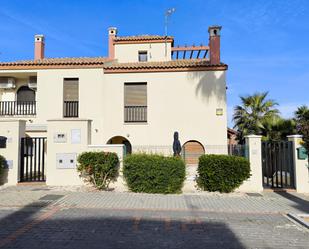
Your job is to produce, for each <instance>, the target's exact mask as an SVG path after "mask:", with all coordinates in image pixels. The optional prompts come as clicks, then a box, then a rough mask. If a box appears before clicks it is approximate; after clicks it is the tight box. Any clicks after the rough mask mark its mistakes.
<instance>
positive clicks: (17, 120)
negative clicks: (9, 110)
mask: <svg viewBox="0 0 309 249" xmlns="http://www.w3.org/2000/svg"><path fill="white" fill-rule="evenodd" d="M0 122H3V123H5V122H7V123H9V122H27V120H24V119H2V120H0Z"/></svg>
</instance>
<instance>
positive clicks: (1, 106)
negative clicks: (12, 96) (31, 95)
mask: <svg viewBox="0 0 309 249" xmlns="http://www.w3.org/2000/svg"><path fill="white" fill-rule="evenodd" d="M34 115H36V101H0V116H34Z"/></svg>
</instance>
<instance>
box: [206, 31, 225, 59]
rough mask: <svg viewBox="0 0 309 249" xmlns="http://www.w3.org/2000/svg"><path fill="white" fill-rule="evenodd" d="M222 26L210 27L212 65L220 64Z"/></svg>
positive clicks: (210, 57)
mask: <svg viewBox="0 0 309 249" xmlns="http://www.w3.org/2000/svg"><path fill="white" fill-rule="evenodd" d="M221 28H222V27H221V26H210V27H209V28H208V33H209V59H210V64H212V65H219V64H220V31H221Z"/></svg>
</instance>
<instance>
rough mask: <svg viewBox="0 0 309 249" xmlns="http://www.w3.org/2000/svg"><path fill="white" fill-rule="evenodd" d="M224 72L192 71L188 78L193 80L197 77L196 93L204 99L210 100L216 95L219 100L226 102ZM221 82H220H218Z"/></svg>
mask: <svg viewBox="0 0 309 249" xmlns="http://www.w3.org/2000/svg"><path fill="white" fill-rule="evenodd" d="M223 77H224V72H221V71H219V72H216V71H207V72H206V73H205V72H192V73H189V74H188V79H189V80H190V81H191V82H192V81H194V82H195V80H196V79H197V80H198V82H197V85H196V89H195V95H196V96H200V97H201V98H202V99H203V101H205V102H207V103H208V102H209V99H210V98H211V97H216V98H217V100H218V101H219V103H220V102H222V103H225V99H226V96H225V95H226V94H225V92H226V83H225V82H223V84H222V81H223ZM219 82H220V84H218V83H219Z"/></svg>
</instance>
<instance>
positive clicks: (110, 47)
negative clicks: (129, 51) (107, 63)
mask: <svg viewBox="0 0 309 249" xmlns="http://www.w3.org/2000/svg"><path fill="white" fill-rule="evenodd" d="M116 36H117V28H115V27H110V28H108V58H110V59H114V58H115V46H114V38H115V37H116Z"/></svg>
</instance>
